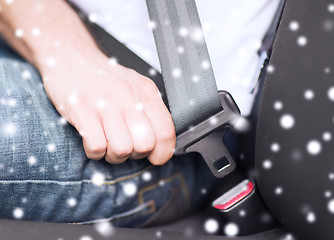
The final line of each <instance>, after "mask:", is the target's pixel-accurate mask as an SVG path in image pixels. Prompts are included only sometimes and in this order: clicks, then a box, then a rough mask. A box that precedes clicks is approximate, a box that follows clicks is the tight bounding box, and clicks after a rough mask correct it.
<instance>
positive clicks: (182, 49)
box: [177, 46, 184, 54]
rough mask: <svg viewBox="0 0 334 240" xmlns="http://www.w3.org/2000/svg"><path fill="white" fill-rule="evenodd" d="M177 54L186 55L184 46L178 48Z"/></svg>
mask: <svg viewBox="0 0 334 240" xmlns="http://www.w3.org/2000/svg"><path fill="white" fill-rule="evenodd" d="M177 52H178V53H179V54H182V53H184V47H182V46H180V47H178V48H177Z"/></svg>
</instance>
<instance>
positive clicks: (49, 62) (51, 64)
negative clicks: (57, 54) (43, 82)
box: [46, 57, 57, 67]
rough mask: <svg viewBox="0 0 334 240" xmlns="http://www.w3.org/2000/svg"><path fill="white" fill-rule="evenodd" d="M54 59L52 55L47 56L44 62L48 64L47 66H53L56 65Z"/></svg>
mask: <svg viewBox="0 0 334 240" xmlns="http://www.w3.org/2000/svg"><path fill="white" fill-rule="evenodd" d="M56 62H57V61H56V59H55V58H54V57H49V58H48V59H47V60H46V64H47V65H48V66H49V67H54V66H56Z"/></svg>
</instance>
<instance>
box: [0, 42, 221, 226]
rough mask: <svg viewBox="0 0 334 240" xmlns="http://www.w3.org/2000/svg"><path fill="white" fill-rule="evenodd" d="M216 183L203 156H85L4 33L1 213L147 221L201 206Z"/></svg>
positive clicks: (34, 73) (142, 223)
mask: <svg viewBox="0 0 334 240" xmlns="http://www.w3.org/2000/svg"><path fill="white" fill-rule="evenodd" d="M216 182H217V181H216V180H215V179H214V177H213V176H212V174H211V173H210V171H209V170H208V168H207V166H206V164H205V163H204V161H203V159H201V157H200V156H199V155H197V154H189V155H186V156H180V157H174V158H173V159H171V160H170V161H169V162H168V163H167V164H166V165H164V166H153V165H151V164H150V163H149V161H148V160H147V159H142V160H128V161H126V162H125V163H123V164H120V165H111V164H109V163H107V162H105V161H104V160H101V161H93V160H90V159H87V157H86V155H85V152H84V149H83V146H82V139H81V137H80V135H79V134H78V132H77V131H76V130H75V129H74V128H73V127H72V126H71V125H70V124H68V123H67V122H66V121H64V119H62V118H61V116H60V115H59V114H58V112H57V111H56V109H55V108H54V106H53V105H52V104H51V102H50V101H49V99H48V97H47V95H46V93H45V91H44V88H43V83H42V80H41V78H40V75H39V74H38V72H37V71H36V69H34V67H32V66H31V65H30V64H29V63H27V62H26V61H24V60H23V59H22V58H21V57H19V56H18V55H17V54H16V53H15V52H14V51H13V50H11V49H10V48H9V47H8V46H7V45H6V43H4V42H3V41H2V40H1V39H0V218H9V219H22V220H34V221H53V222H68V223H93V222H96V221H100V220H101V219H104V220H107V221H111V222H112V223H113V224H114V225H115V226H122V227H139V226H147V225H150V224H152V223H155V224H158V223H163V222H167V221H170V220H173V219H175V218H177V217H180V216H182V215H184V214H185V213H188V212H190V211H192V210H194V209H196V208H197V207H198V206H199V205H200V204H201V203H202V202H203V201H204V199H205V198H206V196H207V195H208V193H209V192H210V191H211V190H212V189H213V188H214V186H215V183H216Z"/></svg>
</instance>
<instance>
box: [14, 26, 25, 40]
mask: <svg viewBox="0 0 334 240" xmlns="http://www.w3.org/2000/svg"><path fill="white" fill-rule="evenodd" d="M15 36H16V37H17V38H21V37H23V30H22V29H21V28H18V29H16V30H15Z"/></svg>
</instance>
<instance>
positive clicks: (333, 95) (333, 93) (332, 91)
mask: <svg viewBox="0 0 334 240" xmlns="http://www.w3.org/2000/svg"><path fill="white" fill-rule="evenodd" d="M327 96H328V98H329V100H331V101H334V87H330V88H329V89H328V92H327Z"/></svg>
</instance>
